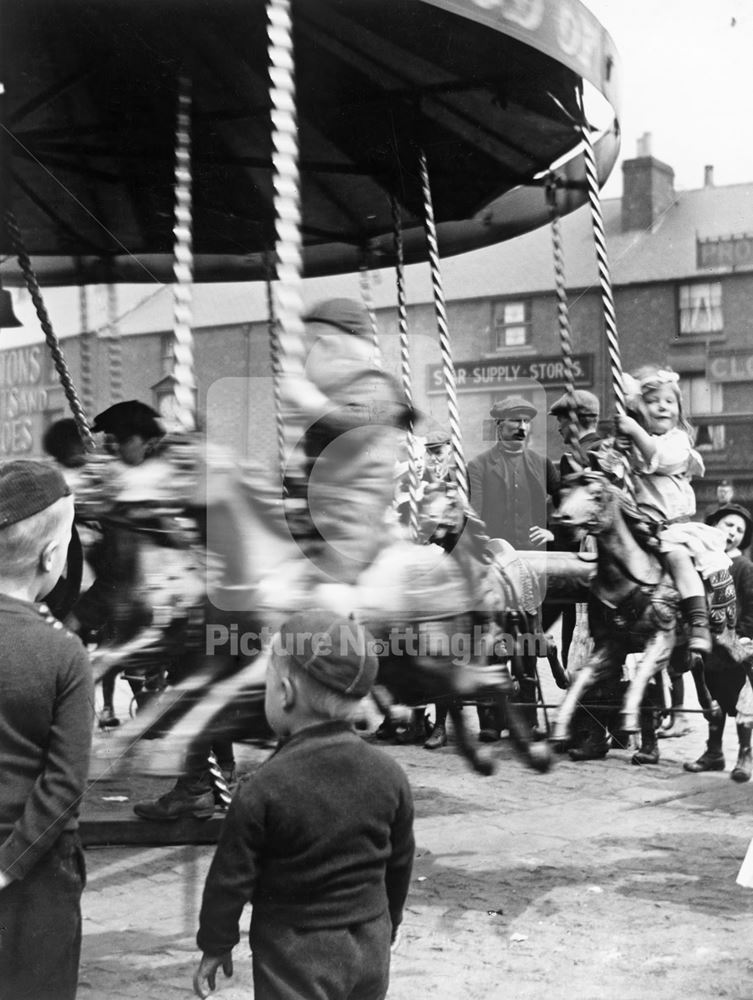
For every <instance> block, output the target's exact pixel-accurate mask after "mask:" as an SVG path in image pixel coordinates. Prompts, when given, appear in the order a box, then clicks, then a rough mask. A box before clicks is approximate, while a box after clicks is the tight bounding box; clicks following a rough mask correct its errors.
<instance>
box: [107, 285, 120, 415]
mask: <svg viewBox="0 0 753 1000" xmlns="http://www.w3.org/2000/svg"><path fill="white" fill-rule="evenodd" d="M107 363H108V367H109V372H110V402H111V403H119V402H120V401H121V400H122V398H123V342H122V340H121V339H120V325H119V323H118V289H117V286H116V284H115V282H113V281H110V282H109V283H108V285H107Z"/></svg>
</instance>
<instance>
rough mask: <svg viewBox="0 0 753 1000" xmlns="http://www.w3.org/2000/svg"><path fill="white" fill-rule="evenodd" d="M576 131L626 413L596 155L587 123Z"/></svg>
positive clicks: (618, 397) (618, 398)
mask: <svg viewBox="0 0 753 1000" xmlns="http://www.w3.org/2000/svg"><path fill="white" fill-rule="evenodd" d="M578 131H579V132H580V136H581V139H582V142H583V160H584V163H585V166H586V186H587V190H588V203H589V205H590V208H591V224H592V227H593V234H594V245H595V247H596V265H597V268H598V271H599V286H600V288H601V301H602V304H603V307H604V326H605V332H606V336H607V350H608V352H609V367H610V369H611V372H612V386H613V388H614V396H615V404H616V407H617V412H618V413H625V388H624V384H623V370H622V358H621V356H620V340H619V336H618V334H617V313H616V310H615V305H614V294H613V292H612V275H611V273H610V269H609V256H608V254H607V238H606V233H605V232H604V218H603V215H602V212H601V200H600V198H599V175H598V172H597V169H596V157H595V155H594V148H593V142H592V140H591V130H590V127H589V125H588V123H587V122H584V123H583V124H581V125H579V126H578Z"/></svg>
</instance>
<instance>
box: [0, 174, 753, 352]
mask: <svg viewBox="0 0 753 1000" xmlns="http://www.w3.org/2000/svg"><path fill="white" fill-rule="evenodd" d="M602 211H603V216H604V226H605V232H606V236H607V247H608V252H609V261H610V269H611V273H612V280H613V282H614V285H615V286H618V287H619V286H624V285H633V284H643V283H645V282H662V281H672V280H679V279H687V278H693V277H700V276H701V274H702V272H699V271H698V269H697V266H696V239H697V238H698V237H701V238H717V237H727V236H731V235H733V234H735V235H742V234H746V235H747V234H753V183H746V184H733V185H728V186H725V187H704V188H700V189H696V190H691V191H681V192H677V195H676V200H675V202H674V204H673V205H672V206H671V207H670V208H669V209H668V210H667V211H666V212H665V213H664V215H663V216H662V217H661V218H660V219H659V220H658V222H657V223H656V224H655V226H654V227H653V229H652V230H650V231H638V230H636V231H632V232H622V228H621V201H620V199H619V198H613V199H609V200H606V201H604V202H603V204H602ZM562 235H563V244H564V250H565V272H566V281H567V286H568V288H571V289H583V288H588V287H590V286H592V285H595V284H597V271H596V263H595V252H594V246H593V239H592V232H591V216H590V211H589V209H588V207H583V208H581V209H578V210H577V211H576V212H573V213H572V214H571V215H569V216H566V217H565V218H564V219H563V220H562ZM718 270H719V269H718ZM718 270H717V273H718ZM442 276H443V281H444V286H445V296H446V298H447V300H448V301H457V300H462V299H475V298H487V297H489V296H504V295H530V294H534V293H537V292H547V291H551V290H552V289H553V288H554V276H553V265H552V246H551V232H550V229H549V227H548V226H545V227H543V228H541V229H538V230H536V231H535V232H533V233H528V234H527V235H525V236H521V237H519V238H518V239H516V240H514V241H510V242H507V243H501V244H498V245H497V246H493V247H487V248H485V249H483V250H477V251H474V252H472V253H468V254H464V255H462V256H459V257H448V258H446V259H445V260H444V261H443V262H442ZM406 287H407V294H408V302H409V304H419V303H429V302H431V301H432V289H431V278H430V273H429V267H428V264H425V265H424V264H422V265H413V266H412V267H410V268H408V269H407V273H406ZM371 288H372V296H373V299H374V304H375V306H376V307H377V308H388V307H394V305H395V282H394V276H393V274H392V272H391V271H390V270H381V271H374V272H372V278H371ZM14 295H15V296H16V301H17V310H16V311H17V314H18V316H19V318H20V319H21V320H22V322H24V327H23V328H21V329H19V330H18V331H15V330H4V331H3V334H2V344H1V345H0V346H1V347H2V348H5V347H12V346H14V344H17V343H29V342H30V341H32V340H38V339H39V324H38V322H37V320H36V317H35V315H34V310H33V307H32V306H31V303H29V302H28V300H26V301H23V300H22V301H21V302H18V300H17V296H18V293H17V292H16V293H14ZM330 296H333V297H334V296H350V297H353V298H359V297H360V291H359V283H358V276H357V275H353V274H347V275H336V276H331V277H325V278H315V279H311V280H308V281H306V282H305V289H304V298H305V301H306V303H307V304H309V305H310V304H312V303H313V302H315V301H317V300H318V299H321V298H324V297H330ZM44 297H45V302H46V304H47V308H48V311H49V313H50V315H51V316H52V319H53V326H54V327H55V330H56V332H57V333H58V335H59V336H63V337H64V336H70V335H73V334H76V333H78V332H79V322H80V321H79V305H78V292H77V290H76V289H69V288H68V289H45V291H44ZM118 305H119V314H120V320H119V324H118V325H119V329H120V333H121V335H122V336H128V335H135V334H141V333H154V332H158V331H169V330H171V329H172V310H173V297H172V289H171V287H170V286H160V287H159V288H157V289H156V290H155V289H153V288H150V287H149V286H145V285H130V286H120V287H119V288H118ZM266 315H267V305H266V291H265V288H264V285H263V284H261V283H259V282H253V283H248V284H238V283H232V284H225V285H219V284H217V285H214V284H213V285H198V284H197V285H196V286H195V287H194V302H193V325H194V329H196V330H200V329H204V328H208V327H222V326H233V325H237V324H239V323H243V322H253V321H256V322H260V321H264V320H265V319H266ZM95 325H96V320H95Z"/></svg>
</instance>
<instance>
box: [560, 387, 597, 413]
mask: <svg viewBox="0 0 753 1000" xmlns="http://www.w3.org/2000/svg"><path fill="white" fill-rule="evenodd" d="M572 401H574V402H575V406H574V407H573V406H572ZM571 409H574V410H575V412H576V413H582V414H583V416H584V417H598V415H599V413H600V412H601V407H600V406H599V400H598V397H596V396H594V394H593V393H592V392H587V391H586V390H585V389H576V390H575V392H574V393H573V394H572V396H570V395H569V394H568V393H563V395H562V396H560V398H559V399H557V400H556V401H555V402H554V403H552V405H551V406H550V407H549V413H550V414H551V416H553V417H566V416H567V415H568V413H569V412H570V410H571Z"/></svg>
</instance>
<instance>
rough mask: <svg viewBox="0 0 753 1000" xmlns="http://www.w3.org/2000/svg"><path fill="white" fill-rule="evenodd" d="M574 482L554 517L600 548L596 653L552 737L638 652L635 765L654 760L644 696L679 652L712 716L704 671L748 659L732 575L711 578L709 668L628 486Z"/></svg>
mask: <svg viewBox="0 0 753 1000" xmlns="http://www.w3.org/2000/svg"><path fill="white" fill-rule="evenodd" d="M568 486H569V488H567V489H566V490H565V493H564V497H563V500H562V503H561V504H560V507H559V510H558V512H557V515H556V516H557V518H558V520H559V522H560V524H562V525H563V526H566V527H568V528H571V529H574V530H580V531H587V532H588V534H590V535H591V536H593V538H594V539H595V541H596V547H597V569H596V575H595V576H594V578H593V580H592V582H591V593H590V595H589V599H588V612H589V627H590V630H591V635H592V638H593V641H594V650H593V654H592V656H591V658H590V660H589V661H588V662H587V663H586V664H585V665H584V666H583V667H582V668H581V669H580V670H579V671H578V672H577V673H576V674H575V676H574V678H573V680H572V683H571V685H570V687H569V689H568V691H567V694H566V695H565V698H564V700H563V702H562V705H561V706H560V710H559V713H558V716H557V723H556V726H555V731H554V737H553V738H554V739H555V740H557V741H565V740H566V739H567V738H568V731H569V726H570V722H571V719H572V716H573V712H574V710H575V708H576V706H577V705H578V703H579V702H580V700H581V699H582V697H583V695H584V693H585V692H586V691H587V690H588V689H589V688H591V687H593V686H595V685H596V684H599V683H603V682H610V681H614V680H615V679H616V678H619V677H620V676H621V672H622V668H623V665H624V663H625V659H626V656H627V654H628V653H636V654H640V661H639V665H638V668H637V671H636V673H635V676H634V677H633V679H632V680H631V681H630V683H629V685H628V689H627V692H626V695H625V701H624V704H623V709H622V715H623V729H624V731H625V732H638V731H640V732H641V734H642V742H643V746H642V748H641V750H640V751H639V752H638V753H637V754H636V756H635V758H634V761H635V763H656V762H657V761H658V752H657V751H656V741H655V731H654V721H655V720H654V714H655V712H654V709H655V707H656V705H655V704H649V705H647V703H646V701H644V699H645V697H646V693H647V688H648V685H649V683H650V682H651V681H652V679H653V678H655V677H656V676H657V675H658V674H659V673H660V672H661V670H663V669H664V668H665V667H667V666H668V665H669V663H670V658H671V657H673V656H674V660H673V666H674V668H675V669H678V667H679V669H683V668H684V669H690V670H691V672H692V675H693V679H694V681H695V683H696V691H697V694H698V701H699V704H700V706H701V708H702V709H703V711H704V715H705V716H706V718H709V717H712V716H713V715H714V713H716V712H717V711H718V706H717V705H716V704H715V703H714V702H713V701H712V699H711V696H710V695H709V692H708V688H707V687H706V683H705V674H704V670H713V669H723V668H724V666H725V665H728V664H730V663H732V662H742V661H743V660H744V659H745V658H746V655H747V654H746V650H745V647H744V646H743V645H741V643H740V642H739V639H738V638H737V637H736V635H735V631H734V623H735V590H734V586H733V584H732V578H731V576H730V573H729V570H727V569H720V570H718V571H716V572H714V573H712V574H710V576H709V579H708V580H707V581H706V584H707V596H708V600H709V617H710V621H711V630H712V652H711V654H710V656H709V657H708V660H707V663H706V664H705V666H704V664H703V661H702V660H701V659H700V657H692V658H691V657H690V655H689V654H688V652H687V649H686V642H687V640H686V637H685V635H684V630H683V627H682V622H681V619H680V617H679V595H678V594H677V591H676V589H675V586H674V583H673V581H672V578H671V576H670V575H669V573H668V572H667V570H666V568H665V567H664V566H663V564H662V562H661V560H660V558H659V556H658V553H657V551H656V548H655V547H654V546H652V544H651V537H650V534H649V533H648V532H647V531H646V527H645V525H644V524H643V522H642V521H641V520H640V517H639V516H636V515H637V511H636V510H635V508H631V507H630V502H629V500H628V498H627V494H626V492H625V490H624V489H622V488H620V487H619V486H618V485H616V484H614V483H612V482H611V481H610V480H609V478H608V477H607V476H606V475H605V474H604V473H603V472H602V471H582V472H579V473H576V474H575V475H573V476H571V477H570V480H569V484H568ZM642 706H643V710H641V709H642ZM639 717H640V722H639ZM636 758H637V759H636Z"/></svg>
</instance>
